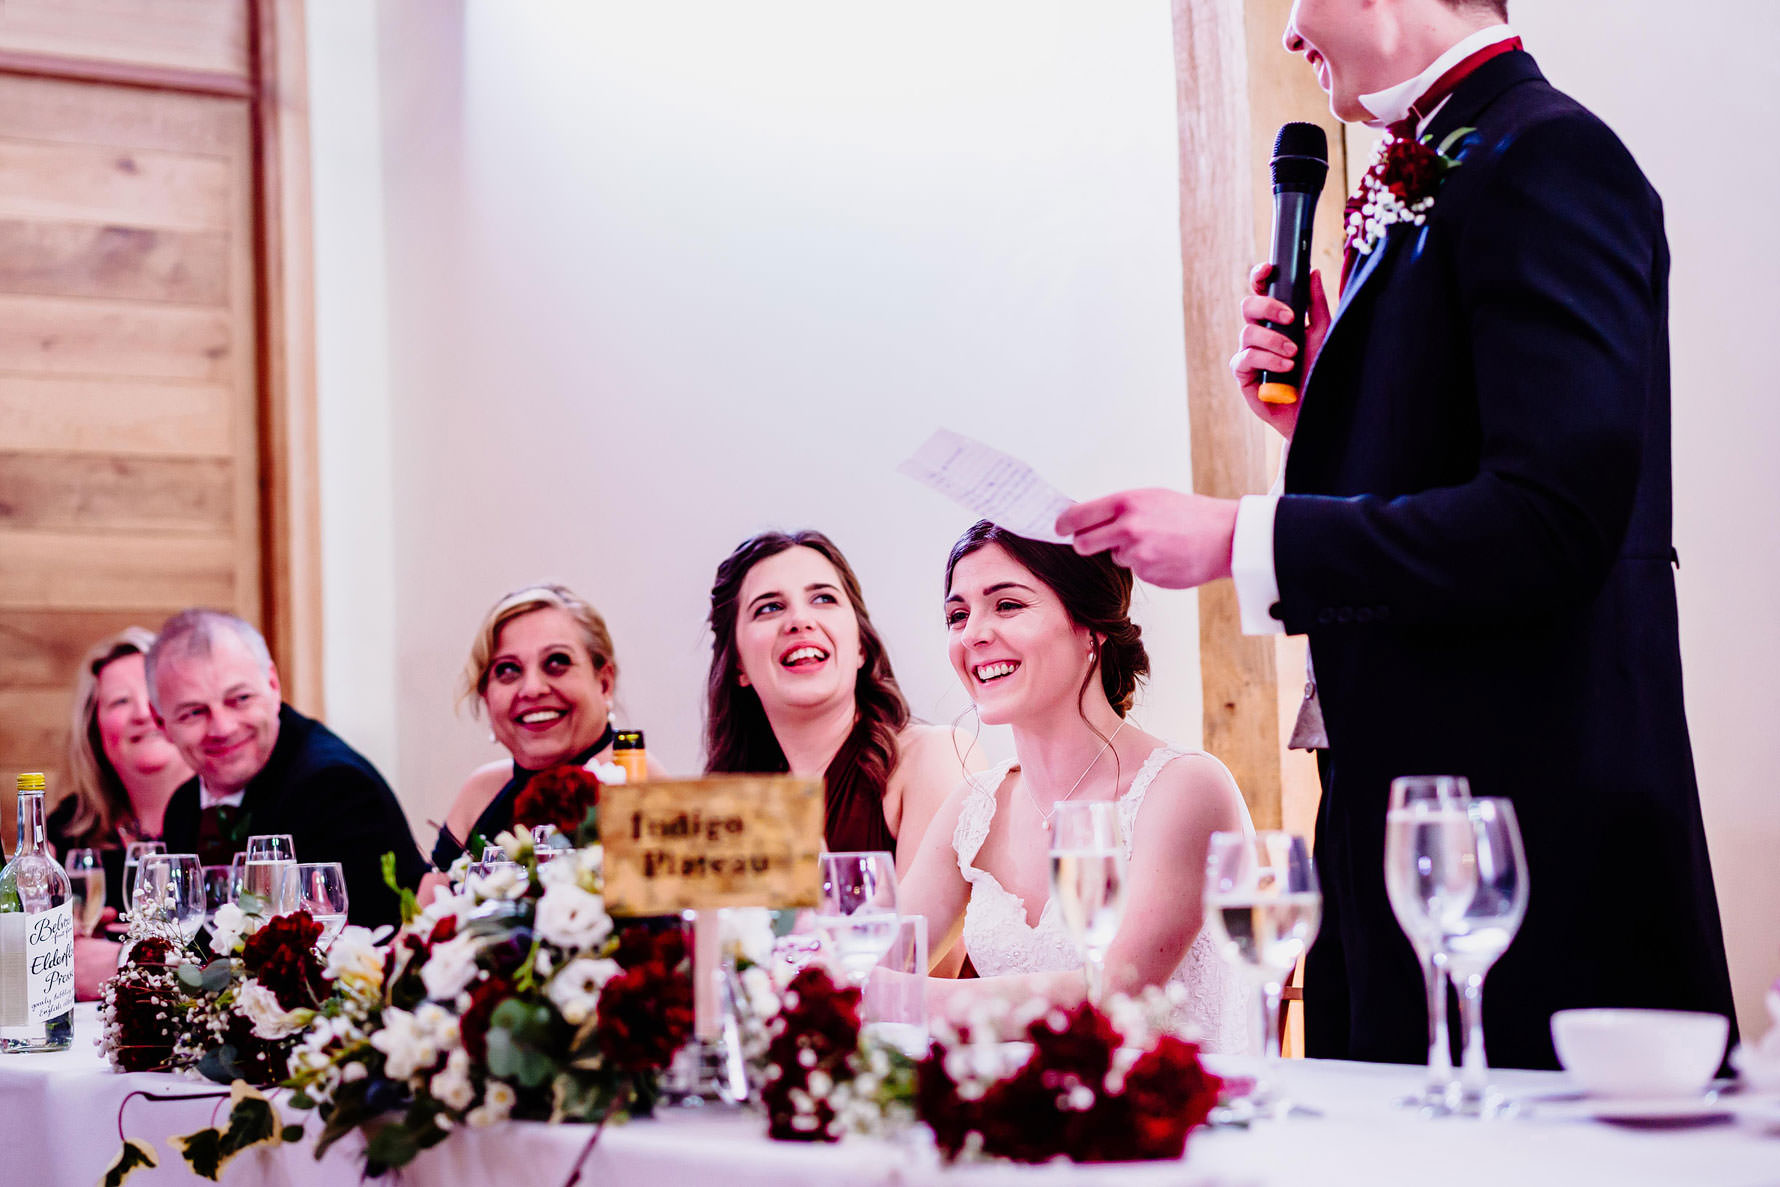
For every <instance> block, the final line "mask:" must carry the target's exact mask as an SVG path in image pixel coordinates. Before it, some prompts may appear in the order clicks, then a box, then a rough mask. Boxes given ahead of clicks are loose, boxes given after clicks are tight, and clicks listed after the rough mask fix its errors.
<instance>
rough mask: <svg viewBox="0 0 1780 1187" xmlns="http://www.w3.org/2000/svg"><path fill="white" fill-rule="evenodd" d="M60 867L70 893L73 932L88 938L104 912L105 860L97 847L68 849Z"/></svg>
mask: <svg viewBox="0 0 1780 1187" xmlns="http://www.w3.org/2000/svg"><path fill="white" fill-rule="evenodd" d="M62 867H63V868H64V869H65V870H67V871H68V884H69V886H70V887H71V888H72V890H73V894H74V934H75V935H77V936H83V937H89V936H91V935H92V934H93V933H94V932H95V931H97V930H98V928H99V916H100V915H102V914H104V913H105V863H104V862H103V861H101V860H100V857H99V851H98V850H97V849H70V850H69V851H68V857H67V859H66V860H65V861H63V862H62Z"/></svg>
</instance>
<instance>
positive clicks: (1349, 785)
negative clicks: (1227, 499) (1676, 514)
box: [1274, 52, 1731, 1067]
mask: <svg viewBox="0 0 1780 1187" xmlns="http://www.w3.org/2000/svg"><path fill="white" fill-rule="evenodd" d="M1467 128H1468V129H1472V130H1471V131H1469V132H1467V133H1466V134H1465V135H1464V136H1463V138H1462V140H1461V141H1460V143H1459V145H1458V147H1457V149H1456V150H1455V151H1456V152H1457V154H1458V155H1459V157H1460V159H1461V160H1462V162H1463V163H1462V164H1461V165H1460V166H1459V167H1458V168H1456V169H1454V170H1452V171H1451V172H1450V173H1449V174H1447V178H1446V180H1445V182H1444V184H1443V186H1442V188H1441V189H1440V191H1439V193H1438V197H1437V199H1436V203H1435V206H1434V208H1433V210H1432V211H1431V212H1430V213H1429V215H1428V218H1427V221H1426V224H1425V225H1424V226H1420V227H1417V226H1411V225H1400V226H1398V227H1396V228H1394V229H1393V230H1392V231H1391V232H1390V233H1389V235H1388V237H1387V239H1386V240H1385V243H1384V245H1383V246H1382V248H1380V249H1378V250H1375V251H1374V252H1373V253H1372V255H1371V256H1369V257H1367V258H1365V260H1364V262H1363V264H1362V266H1361V267H1360V268H1359V269H1358V270H1357V271H1356V273H1355V275H1354V277H1353V278H1352V280H1350V282H1349V284H1348V287H1347V290H1346V292H1345V293H1344V295H1343V300H1342V304H1341V307H1340V309H1339V311H1338V312H1337V315H1336V318H1335V322H1334V324H1333V326H1332V327H1331V329H1330V332H1329V336H1328V338H1327V340H1326V342H1325V344H1324V346H1323V349H1322V352H1321V355H1320V356H1319V357H1318V358H1317V359H1316V361H1315V365H1314V368H1313V370H1312V372H1311V374H1310V375H1309V376H1308V378H1307V382H1306V388H1305V392H1304V398H1303V405H1302V409H1301V411H1300V413H1299V420H1298V426H1297V430H1296V432H1295V435H1294V437H1293V440H1292V445H1291V452H1290V456H1289V460H1288V463H1287V468H1286V476H1285V491H1286V493H1285V497H1284V498H1282V499H1281V501H1280V504H1279V508H1278V512H1277V515H1276V518H1275V523H1274V556H1275V566H1276V570H1277V573H1278V579H1279V588H1280V600H1279V603H1278V605H1277V606H1276V607H1275V611H1274V613H1275V614H1276V616H1277V617H1279V618H1280V619H1282V620H1283V621H1284V623H1285V625H1286V627H1287V628H1288V629H1289V630H1291V631H1293V632H1294V633H1308V635H1309V637H1310V648H1311V655H1312V660H1313V664H1314V666H1315V670H1316V676H1317V683H1318V688H1319V690H1320V694H1321V698H1322V708H1323V713H1324V718H1325V722H1326V725H1327V729H1328V737H1329V743H1330V750H1329V767H1330V771H1329V780H1328V786H1327V788H1326V791H1325V795H1324V800H1323V805H1322V808H1321V811H1320V814H1319V819H1318V826H1317V856H1318V859H1319V862H1320V865H1321V869H1322V876H1323V888H1324V893H1325V896H1326V912H1327V913H1326V917H1325V922H1324V926H1323V930H1322V933H1321V935H1320V937H1319V939H1318V941H1317V944H1316V946H1315V949H1314V951H1313V953H1312V957H1311V961H1310V964H1309V967H1308V971H1307V973H1306V978H1305V1002H1306V1010H1307V1015H1306V1017H1307V1020H1308V1025H1307V1028H1306V1036H1305V1037H1306V1042H1307V1044H1308V1046H1309V1049H1310V1051H1311V1053H1312V1054H1317V1055H1327V1056H1335V1057H1351V1058H1358V1059H1369V1060H1398V1061H1420V1060H1422V1059H1424V1058H1426V1055H1427V1032H1426V1023H1425V1017H1426V1013H1425V1009H1424V1005H1423V1000H1424V998H1423V991H1422V988H1421V983H1420V976H1419V973H1418V969H1417V964H1416V961H1415V958H1414V955H1413V953H1412V952H1411V950H1410V948H1409V945H1408V943H1407V941H1406V940H1405V939H1404V938H1403V936H1402V933H1401V931H1400V929H1399V928H1398V926H1397V924H1396V922H1395V920H1394V918H1393V916H1392V914H1391V910H1390V907H1389V904H1388V903H1387V901H1386V898H1385V889H1384V880H1383V854H1384V814H1385V807H1386V803H1387V798H1388V788H1389V782H1390V780H1391V778H1392V777H1394V776H1397V775H1404V774H1462V775H1466V776H1468V777H1469V778H1470V780H1471V786H1472V791H1473V793H1474V794H1476V795H1485V796H1505V797H1507V798H1508V799H1510V800H1512V801H1513V802H1514V804H1515V809H1516V812H1517V814H1518V816H1519V819H1520V824H1521V829H1522V832H1523V835H1524V838H1525V842H1526V850H1527V859H1528V865H1529V867H1530V871H1531V902H1530V905H1529V909H1528V912H1527V917H1526V922H1525V924H1524V925H1523V927H1522V929H1521V932H1520V935H1519V938H1518V939H1517V940H1516V942H1515V944H1514V946H1513V947H1512V948H1510V949H1509V951H1508V952H1507V954H1506V955H1505V956H1504V957H1503V958H1502V959H1501V961H1500V962H1499V963H1498V964H1497V966H1496V968H1495V970H1494V971H1493V972H1492V973H1491V974H1490V977H1489V985H1488V992H1487V993H1486V994H1485V995H1484V998H1485V1001H1484V1004H1485V1029H1486V1034H1487V1043H1488V1047H1489V1054H1490V1057H1491V1059H1492V1060H1493V1061H1494V1062H1497V1063H1500V1064H1504V1065H1512V1066H1526V1067H1550V1066H1555V1060H1554V1054H1553V1051H1552V1045H1551V1038H1550V1032H1549V1025H1548V1020H1549V1017H1550V1015H1551V1013H1552V1012H1553V1011H1554V1010H1557V1009H1561V1008H1564V1007H1568V1006H1599V1005H1640V1006H1665V1007H1675V1008H1684V1009H1698V1010H1713V1011H1718V1012H1721V1013H1725V1014H1727V1015H1728V1014H1730V1013H1731V993H1730V983H1729V976H1728V973H1727V971H1726V966H1725V958H1724V943H1723V937H1722V933H1721V930H1720V927H1719V919H1718V908H1717V902H1716V898H1715V896H1714V893H1713V886H1712V877H1711V871H1710V868H1709V865H1708V862H1707V856H1706V844H1705V836H1704V832H1703V829H1702V825H1701V821H1700V808H1699V794H1698V791H1697V788H1696V786H1695V782H1694V770H1693V758H1692V751H1691V749H1690V746H1689V742H1688V734H1687V724H1686V720H1685V717H1684V714H1683V708H1682V694H1681V659H1680V649H1679V644H1678V641H1677V632H1676V608H1675V586H1674V578H1673V573H1672V571H1671V567H1670V565H1671V561H1673V560H1674V559H1675V556H1674V552H1673V550H1672V547H1671V532H1670V462H1669V354H1668V272H1669V257H1668V248H1667V243H1666V239H1665V235H1664V231H1663V214H1662V205H1661V202H1660V200H1659V199H1658V197H1657V195H1656V193H1655V192H1654V191H1653V190H1652V189H1651V188H1650V186H1649V184H1648V183H1647V182H1646V181H1645V179H1644V176H1643V174H1642V173H1641V172H1640V171H1639V169H1638V166H1637V164H1636V163H1635V162H1634V161H1633V160H1632V157H1631V155H1630V154H1629V153H1628V152H1627V151H1626V149H1625V147H1624V146H1623V145H1622V144H1621V143H1620V142H1619V140H1618V139H1617V138H1616V137H1615V136H1614V135H1613V133H1612V132H1611V131H1610V130H1609V129H1608V128H1607V127H1606V126H1605V125H1604V124H1602V123H1601V122H1600V120H1598V119H1596V118H1595V117H1594V116H1593V115H1591V114H1590V113H1589V112H1588V111H1587V110H1585V109H1584V108H1583V107H1581V106H1580V105H1579V104H1577V103H1576V102H1575V101H1574V100H1572V99H1570V98H1568V97H1567V96H1565V95H1563V94H1561V93H1559V92H1558V91H1557V90H1555V89H1554V88H1553V87H1551V85H1550V84H1548V83H1547V82H1546V81H1545V79H1544V77H1543V76H1542V75H1541V74H1540V72H1539V70H1538V68H1537V67H1536V66H1535V65H1534V63H1533V60H1532V58H1531V57H1529V56H1528V55H1527V54H1525V53H1520V52H1516V53H1509V54H1505V55H1503V56H1501V57H1499V58H1496V59H1494V60H1492V61H1490V62H1488V63H1486V64H1485V65H1484V66H1483V67H1481V68H1480V69H1479V70H1478V71H1477V72H1476V73H1475V74H1473V75H1472V76H1471V77H1470V78H1469V79H1467V80H1466V81H1465V82H1464V83H1462V84H1461V85H1460V87H1459V88H1458V89H1457V91H1455V93H1454V94H1453V96H1452V98H1451V100H1450V101H1449V102H1448V103H1447V105H1446V106H1445V107H1444V108H1443V109H1441V110H1440V111H1439V112H1438V113H1437V114H1436V116H1435V119H1434V120H1433V122H1432V124H1431V125H1430V126H1429V128H1428V129H1427V132H1428V136H1429V138H1431V140H1432V141H1433V143H1434V144H1436V145H1438V144H1440V143H1441V142H1442V141H1443V140H1444V139H1445V138H1446V137H1447V136H1448V135H1449V134H1450V133H1452V132H1454V131H1458V130H1462V129H1467Z"/></svg>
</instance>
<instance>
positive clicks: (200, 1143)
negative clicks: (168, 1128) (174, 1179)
mask: <svg viewBox="0 0 1780 1187" xmlns="http://www.w3.org/2000/svg"><path fill="white" fill-rule="evenodd" d="M167 1140H168V1141H169V1142H171V1143H173V1148H174V1149H176V1150H178V1151H179V1155H180V1157H181V1158H184V1159H185V1161H186V1165H187V1166H189V1167H191V1168H192V1173H193V1174H194V1175H202V1176H203V1177H204V1178H206V1179H209V1180H210V1181H211V1182H213V1183H214V1182H216V1180H217V1176H219V1175H221V1174H222V1168H223V1167H224V1166H225V1165H227V1163H228V1161H229V1160H228V1157H227V1156H226V1155H225V1154H223V1152H222V1130H220V1129H200V1130H199V1131H198V1132H197V1133H188V1134H185V1135H184V1136H176V1137H171V1138H168V1139H167Z"/></svg>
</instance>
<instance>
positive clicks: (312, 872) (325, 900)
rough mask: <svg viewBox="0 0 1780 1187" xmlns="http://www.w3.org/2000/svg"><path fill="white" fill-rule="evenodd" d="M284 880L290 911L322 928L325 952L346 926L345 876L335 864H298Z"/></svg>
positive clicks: (327, 862) (321, 944) (324, 862)
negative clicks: (307, 915)
mask: <svg viewBox="0 0 1780 1187" xmlns="http://www.w3.org/2000/svg"><path fill="white" fill-rule="evenodd" d="M286 877H287V879H288V881H289V885H287V886H286V888H285V890H286V895H285V897H286V899H287V900H288V901H289V902H290V909H291V910H293V911H307V912H309V915H310V917H311V918H313V919H314V920H315V922H317V923H319V924H321V942H320V947H322V948H326V947H327V946H328V945H329V944H332V943H333V942H334V937H335V936H337V935H339V934H340V931H341V929H342V928H344V927H345V926H346V901H347V900H346V872H345V871H344V870H342V869H341V868H340V863H339V862H337V861H315V862H299V863H298V864H297V865H295V866H294V867H292V869H291V871H290V873H289V874H288V875H286Z"/></svg>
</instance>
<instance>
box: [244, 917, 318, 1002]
mask: <svg viewBox="0 0 1780 1187" xmlns="http://www.w3.org/2000/svg"><path fill="white" fill-rule="evenodd" d="M321 931H322V928H321V924H319V923H317V922H315V920H314V919H313V918H311V917H310V915H309V912H307V911H297V912H294V913H293V914H290V915H277V916H274V917H273V918H271V919H269V920H267V921H266V922H265V924H264V925H263V926H261V928H260V929H259V930H258V931H256V932H254V933H253V934H252V935H251V936H248V937H247V942H246V943H245V944H243V945H242V948H241V963H242V964H243V965H245V966H246V967H247V974H248V976H250V977H253V978H254V979H255V980H257V981H258V982H259V983H260V984H261V985H264V986H265V987H266V988H267V989H270V990H271V991H272V994H273V996H275V997H276V998H277V999H278V1004H279V1005H280V1006H282V1007H284V1008H285V1009H286V1010H295V1009H299V1008H301V1007H305V1006H307V1007H315V1006H318V1005H320V1004H321V1002H322V1001H323V1000H325V999H326V997H327V982H326V980H325V979H324V978H323V977H322V963H321V959H320V957H318V956H317V955H316V953H315V942H316V941H317V940H319V939H321Z"/></svg>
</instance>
